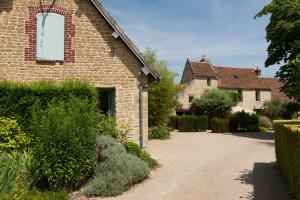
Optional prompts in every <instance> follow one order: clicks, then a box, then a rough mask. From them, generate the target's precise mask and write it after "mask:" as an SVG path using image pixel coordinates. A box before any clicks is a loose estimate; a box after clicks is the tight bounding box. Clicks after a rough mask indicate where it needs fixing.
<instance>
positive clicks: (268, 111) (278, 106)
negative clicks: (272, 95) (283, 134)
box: [264, 99, 287, 120]
mask: <svg viewBox="0 0 300 200" xmlns="http://www.w3.org/2000/svg"><path fill="white" fill-rule="evenodd" d="M286 106H287V103H286V102H283V101H280V100H279V99H275V100H272V101H268V102H265V103H264V114H265V115H266V116H267V117H269V118H270V119H272V120H274V119H282V118H283V114H284V112H285V108H286Z"/></svg>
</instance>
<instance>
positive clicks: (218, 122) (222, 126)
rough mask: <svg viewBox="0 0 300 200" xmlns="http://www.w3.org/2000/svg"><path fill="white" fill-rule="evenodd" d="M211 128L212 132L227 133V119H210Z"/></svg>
mask: <svg viewBox="0 0 300 200" xmlns="http://www.w3.org/2000/svg"><path fill="white" fill-rule="evenodd" d="M211 129H212V132H213V133H227V132H228V120H226V119H221V118H216V117H214V118H212V119H211Z"/></svg>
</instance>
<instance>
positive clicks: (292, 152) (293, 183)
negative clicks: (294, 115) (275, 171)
mask: <svg viewBox="0 0 300 200" xmlns="http://www.w3.org/2000/svg"><path fill="white" fill-rule="evenodd" d="M287 124H291V121H288V122H287ZM292 124H294V125H285V124H284V122H282V121H277V123H276V122H275V148H276V158H277V162H278V165H279V168H280V170H281V173H282V174H283V176H284V177H285V179H286V181H287V182H288V184H289V186H290V188H291V191H292V193H293V194H294V196H295V197H296V199H297V200H300V121H298V122H296V121H293V122H292ZM295 124H298V125H295Z"/></svg>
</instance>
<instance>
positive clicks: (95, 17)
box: [0, 0, 159, 142]
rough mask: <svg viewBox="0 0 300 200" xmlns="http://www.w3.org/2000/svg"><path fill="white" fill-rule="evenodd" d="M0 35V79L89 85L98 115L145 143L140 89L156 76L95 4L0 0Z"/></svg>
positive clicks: (144, 97)
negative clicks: (77, 81)
mask: <svg viewBox="0 0 300 200" xmlns="http://www.w3.org/2000/svg"><path fill="white" fill-rule="evenodd" d="M0 30H1V31H0V79H2V80H11V81H20V82H34V81H40V80H52V81H55V82H62V81H64V80H66V79H80V80H85V81H89V82H90V83H91V84H93V85H94V86H96V87H97V88H98V89H99V93H101V97H100V101H101V112H103V113H105V114H107V115H109V116H115V117H116V119H117V122H118V124H120V125H126V126H129V130H130V137H131V139H132V140H134V141H136V142H138V141H139V140H140V142H147V138H148V137H147V134H148V104H147V91H146V88H147V87H148V86H150V85H151V84H154V83H156V82H157V81H159V75H158V74H157V73H156V72H155V71H154V70H153V69H152V68H151V66H149V65H148V64H147V62H146V61H145V60H144V58H143V56H142V55H141V53H140V52H139V50H138V49H137V47H136V46H135V45H134V44H133V43H132V42H131V41H130V39H129V38H128V37H127V36H126V35H125V34H124V32H123V31H122V29H121V28H120V27H119V26H118V25H117V24H116V22H115V21H114V20H113V19H112V17H111V16H110V15H109V14H108V12H107V11H106V10H105V9H104V8H103V6H102V5H101V4H100V3H99V1H98V0H17V1H16V0H1V1H0ZM144 135H145V137H143V136H144ZM142 138H143V139H142Z"/></svg>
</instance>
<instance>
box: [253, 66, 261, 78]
mask: <svg viewBox="0 0 300 200" xmlns="http://www.w3.org/2000/svg"><path fill="white" fill-rule="evenodd" d="M254 72H255V74H256V75H257V76H261V70H260V69H259V68H258V67H256V69H255V70H254Z"/></svg>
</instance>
